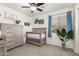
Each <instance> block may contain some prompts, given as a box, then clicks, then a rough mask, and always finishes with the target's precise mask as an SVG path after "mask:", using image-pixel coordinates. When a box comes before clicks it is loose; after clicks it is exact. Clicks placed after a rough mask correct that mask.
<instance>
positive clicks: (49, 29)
mask: <svg viewBox="0 0 79 59" xmlns="http://www.w3.org/2000/svg"><path fill="white" fill-rule="evenodd" d="M51 22H52V16H48V37H52V33H51Z"/></svg>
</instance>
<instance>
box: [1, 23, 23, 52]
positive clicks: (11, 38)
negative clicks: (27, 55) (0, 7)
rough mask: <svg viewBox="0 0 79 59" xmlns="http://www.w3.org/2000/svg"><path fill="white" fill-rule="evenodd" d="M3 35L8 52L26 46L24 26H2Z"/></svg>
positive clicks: (2, 24)
mask: <svg viewBox="0 0 79 59" xmlns="http://www.w3.org/2000/svg"><path fill="white" fill-rule="evenodd" d="M0 29H1V31H2V35H3V36H5V40H6V41H8V43H7V44H6V46H7V50H8V49H12V48H15V47H17V46H20V45H23V44H24V39H23V26H22V25H17V24H4V23H1V24H0Z"/></svg>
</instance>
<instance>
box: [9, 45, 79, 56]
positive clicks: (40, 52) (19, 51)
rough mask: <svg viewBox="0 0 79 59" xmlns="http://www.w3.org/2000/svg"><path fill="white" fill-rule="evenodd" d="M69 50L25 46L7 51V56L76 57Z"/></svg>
mask: <svg viewBox="0 0 79 59" xmlns="http://www.w3.org/2000/svg"><path fill="white" fill-rule="evenodd" d="M77 55H78V54H75V53H74V52H73V51H72V50H70V49H62V48H61V47H57V46H52V45H44V46H42V47H38V46H35V45H31V44H26V45H23V46H20V47H17V48H15V49H12V50H9V51H8V56H77Z"/></svg>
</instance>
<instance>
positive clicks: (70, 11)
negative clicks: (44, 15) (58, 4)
mask: <svg viewBox="0 0 79 59" xmlns="http://www.w3.org/2000/svg"><path fill="white" fill-rule="evenodd" d="M68 12H72V11H68ZM65 13H67V12H63V13H59V14H54V15H51V16H56V15H61V14H65Z"/></svg>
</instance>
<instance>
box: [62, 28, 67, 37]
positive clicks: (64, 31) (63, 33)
mask: <svg viewBox="0 0 79 59" xmlns="http://www.w3.org/2000/svg"><path fill="white" fill-rule="evenodd" d="M61 33H62V34H61V36H62V37H65V36H66V34H67V32H66V29H65V28H63V29H62V31H61Z"/></svg>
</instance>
